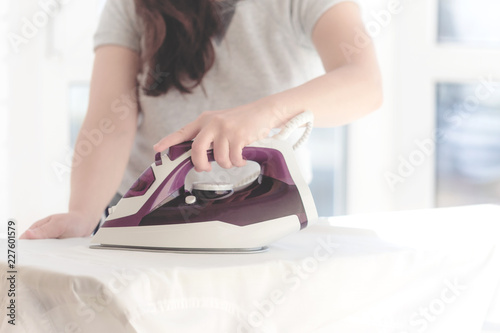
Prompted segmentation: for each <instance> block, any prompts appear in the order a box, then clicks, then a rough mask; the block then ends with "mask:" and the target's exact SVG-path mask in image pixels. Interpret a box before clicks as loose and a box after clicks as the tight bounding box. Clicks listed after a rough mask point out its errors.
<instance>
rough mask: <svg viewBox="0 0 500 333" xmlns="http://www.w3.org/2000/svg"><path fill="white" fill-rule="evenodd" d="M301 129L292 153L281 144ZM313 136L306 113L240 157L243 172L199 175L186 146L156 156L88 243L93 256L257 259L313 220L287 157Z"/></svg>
mask: <svg viewBox="0 0 500 333" xmlns="http://www.w3.org/2000/svg"><path fill="white" fill-rule="evenodd" d="M304 124H306V125H307V126H306V130H305V132H304V135H303V136H302V138H301V139H300V140H299V141H298V142H297V143H296V144H295V146H294V147H292V146H291V145H290V144H289V143H288V142H287V141H285V139H286V138H287V137H288V136H289V135H290V133H291V132H292V131H294V130H295V129H296V128H297V127H299V126H301V125H304ZM311 129H312V113H311V112H310V111H306V112H304V113H302V114H300V115H299V116H297V117H295V118H294V119H292V120H291V121H290V122H289V123H288V124H287V125H286V126H285V128H284V129H282V130H281V132H279V133H278V134H277V135H275V136H274V137H272V138H268V139H265V140H261V141H260V142H259V143H255V144H252V145H249V146H247V147H245V148H244V149H243V157H244V158H245V159H246V160H247V165H246V166H245V167H242V168H232V169H222V168H221V167H219V166H218V164H217V163H216V162H215V161H214V156H213V150H208V151H207V156H208V158H209V161H211V162H212V171H210V172H208V173H206V172H202V173H198V172H196V171H194V166H193V163H192V162H191V144H192V142H191V141H190V142H184V143H181V144H178V145H176V146H173V147H170V149H169V150H168V153H163V154H161V153H158V154H156V158H155V161H154V163H153V164H151V166H150V167H148V168H147V169H146V170H145V171H144V172H143V173H142V175H141V176H140V177H139V179H137V181H136V182H135V183H134V184H133V185H132V187H131V188H130V189H129V190H128V192H127V193H126V194H125V195H124V196H123V198H122V199H121V200H120V201H119V202H118V204H117V205H116V206H114V207H112V208H111V209H110V215H109V216H108V218H107V219H106V221H105V222H104V223H103V225H102V226H101V228H100V229H99V231H98V232H97V233H96V235H95V236H94V237H93V239H92V241H91V244H92V245H91V247H93V248H109V249H115V248H119V249H127V250H152V251H158V250H160V251H174V252H203V253H207V252H208V253H210V252H223V253H231V252H235V253H241V252H259V251H263V250H265V249H266V248H267V246H268V245H269V244H270V243H272V242H274V241H276V240H277V239H279V238H282V237H284V236H286V235H288V234H290V233H292V232H295V231H298V230H300V229H303V228H305V227H306V226H307V224H308V223H309V222H311V221H313V220H315V219H316V218H317V212H316V207H315V205H314V201H313V198H312V195H311V192H310V190H309V187H308V186H307V184H306V182H305V181H304V179H303V178H302V175H301V172H300V170H299V166H298V164H297V162H296V160H295V154H294V151H293V149H295V148H296V147H297V146H298V145H300V144H302V143H303V142H305V140H306V139H307V136H308V135H309V133H310V131H311Z"/></svg>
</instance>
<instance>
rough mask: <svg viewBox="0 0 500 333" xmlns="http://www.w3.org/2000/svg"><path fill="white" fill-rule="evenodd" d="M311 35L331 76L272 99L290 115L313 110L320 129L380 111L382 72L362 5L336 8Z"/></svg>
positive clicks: (318, 24)
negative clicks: (363, 16) (362, 17)
mask: <svg viewBox="0 0 500 333" xmlns="http://www.w3.org/2000/svg"><path fill="white" fill-rule="evenodd" d="M360 36H364V37H360ZM362 38H364V39H362ZM312 39H313V42H314V45H315V47H316V50H317V52H318V54H319V56H320V57H321V60H322V62H323V66H324V68H325V71H326V74H324V75H322V76H320V77H318V78H316V79H314V80H312V81H309V82H307V83H305V84H303V85H301V86H299V87H297V88H293V89H290V90H287V91H284V92H282V93H279V94H276V95H273V96H270V97H269V99H270V103H274V104H276V106H275V107H276V108H277V109H279V110H286V111H287V113H288V114H287V115H286V117H290V118H291V117H293V116H295V115H297V114H299V113H301V112H302V111H303V110H311V111H313V112H314V116H315V120H316V121H315V125H316V126H318V127H333V126H340V125H344V124H347V123H350V122H352V121H354V120H356V119H359V118H361V117H363V116H365V115H367V114H368V113H370V112H371V111H374V110H376V109H378V108H379V107H380V106H381V104H382V82H381V76H380V71H379V67H378V63H377V58H376V55H375V49H374V47H373V43H372V41H371V39H370V38H369V37H368V34H367V33H366V31H365V29H364V25H363V22H362V19H361V15H360V10H359V7H358V5H356V4H355V3H352V2H345V3H341V4H338V5H336V6H333V7H332V8H331V9H330V10H328V11H327V12H326V13H325V14H324V15H323V16H322V17H321V18H320V19H319V20H318V23H317V24H316V26H315V28H314V30H313V36H312Z"/></svg>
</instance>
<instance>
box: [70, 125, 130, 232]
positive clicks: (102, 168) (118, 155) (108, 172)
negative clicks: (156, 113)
mask: <svg viewBox="0 0 500 333" xmlns="http://www.w3.org/2000/svg"><path fill="white" fill-rule="evenodd" d="M134 118H135V116H134ZM108 120H109V118H108ZM118 121H121V120H118ZM109 124H110V125H109V126H108V127H109V130H107V131H108V132H109V133H104V132H103V131H102V130H101V129H100V127H99V126H95V125H99V124H92V123H90V122H89V123H88V124H84V126H82V130H81V131H80V134H79V136H78V140H77V142H76V147H77V148H76V149H75V154H74V158H73V167H72V172H71V196H70V202H69V211H70V212H80V213H83V214H85V215H86V216H88V218H89V222H90V223H97V221H99V218H100V217H101V215H102V212H103V211H104V209H105V208H106V206H107V204H108V203H109V202H110V200H111V199H112V198H113V196H114V195H115V193H116V191H117V189H118V186H119V185H120V182H121V180H122V177H123V174H124V172H125V167H126V165H127V162H128V159H129V156H130V150H131V149H132V143H133V139H134V136H135V127H136V120H135V119H134V120H127V123H126V124H120V125H116V124H113V123H112V122H111V121H109ZM111 130H112V131H111ZM84 131H85V133H92V134H93V135H94V138H93V139H94V143H97V142H98V144H93V143H92V142H91V141H90V140H89V139H88V136H86V135H84V134H83V133H84ZM100 138H101V139H100ZM78 147H81V151H79V150H78ZM84 147H85V148H84ZM89 147H90V153H88V155H87V150H85V151H84V150H83V149H89ZM82 153H83V154H85V155H87V156H85V157H83V156H82V155H83V154H82Z"/></svg>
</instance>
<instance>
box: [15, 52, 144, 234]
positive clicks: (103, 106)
mask: <svg viewBox="0 0 500 333" xmlns="http://www.w3.org/2000/svg"><path fill="white" fill-rule="evenodd" d="M139 63H140V62H139V56H138V54H137V53H136V52H133V51H131V50H129V49H127V48H124V47H120V46H103V47H100V48H98V49H97V50H96V54H95V61H94V69H93V73H92V80H91V86H90V101H89V108H88V111H87V115H86V116H85V120H84V122H83V124H82V128H81V130H80V133H79V135H78V138H77V141H76V144H75V152H74V156H73V165H72V170H71V197H70V202H69V210H68V213H64V214H57V215H51V216H48V217H46V218H44V219H42V220H40V221H38V222H36V223H34V224H33V225H32V226H31V227H30V228H29V229H28V230H27V231H26V232H25V233H24V234H23V236H22V238H32V239H36V238H58V237H60V238H63V237H78V236H87V235H90V233H91V232H92V230H93V229H94V228H95V226H96V225H97V223H98V221H99V219H100V217H101V215H102V212H103V211H104V209H105V207H106V205H107V204H108V203H109V201H110V200H111V199H112V198H113V195H114V194H115V193H116V190H117V188H118V186H119V184H120V182H121V180H122V177H123V174H124V171H125V167H126V165H127V162H128V159H129V155H130V150H131V147H132V143H133V139H134V136H135V132H136V125H137V98H136V77H137V73H138V70H139Z"/></svg>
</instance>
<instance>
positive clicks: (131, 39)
mask: <svg viewBox="0 0 500 333" xmlns="http://www.w3.org/2000/svg"><path fill="white" fill-rule="evenodd" d="M138 21H139V20H138V18H137V15H136V13H135V5H134V0H107V2H106V5H105V6H104V9H103V11H102V14H101V18H100V21H99V25H98V27H97V31H96V33H95V34H94V49H95V48H97V47H98V46H101V45H120V46H124V47H127V48H130V49H132V50H134V51H137V52H140V50H141V29H140V26H139V23H138Z"/></svg>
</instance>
